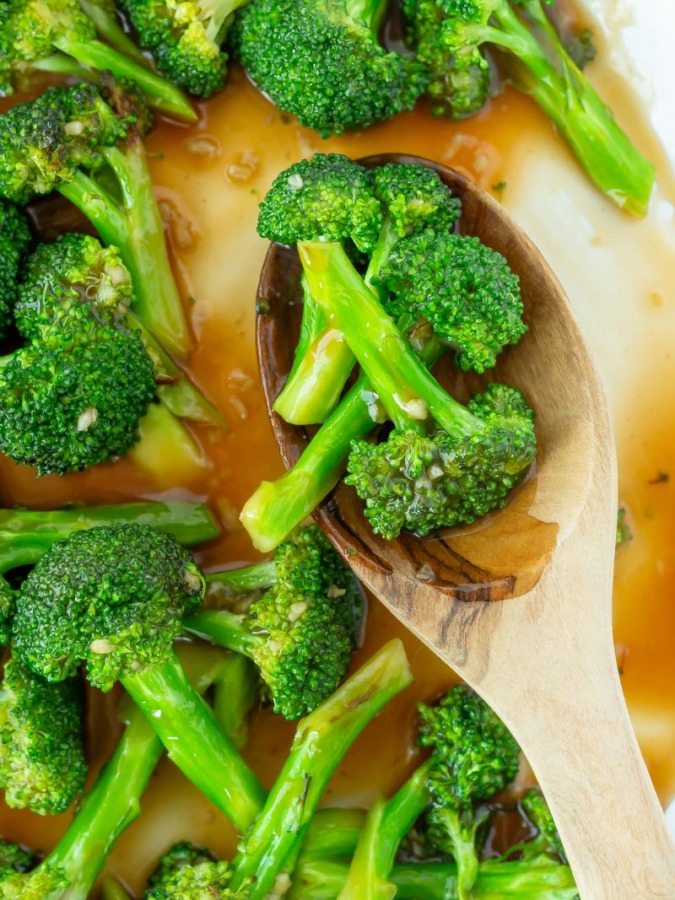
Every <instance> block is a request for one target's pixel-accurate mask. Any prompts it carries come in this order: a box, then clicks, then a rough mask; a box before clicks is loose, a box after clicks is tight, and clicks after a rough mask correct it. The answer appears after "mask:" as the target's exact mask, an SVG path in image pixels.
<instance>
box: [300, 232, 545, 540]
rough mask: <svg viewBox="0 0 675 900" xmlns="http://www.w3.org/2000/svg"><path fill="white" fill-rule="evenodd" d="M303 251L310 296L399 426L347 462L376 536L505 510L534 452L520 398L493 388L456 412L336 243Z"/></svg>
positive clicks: (356, 446) (358, 448)
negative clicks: (347, 347)
mask: <svg viewBox="0 0 675 900" xmlns="http://www.w3.org/2000/svg"><path fill="white" fill-rule="evenodd" d="M299 248H300V255H301V260H302V262H303V267H304V269H305V272H306V274H307V279H308V282H309V285H310V289H311V290H312V292H313V294H314V296H315V299H316V300H317V302H318V303H319V304H320V305H321V306H322V307H323V309H324V312H326V314H327V315H328V316H329V321H331V323H332V324H334V325H335V326H336V327H338V328H340V330H341V331H342V332H343V333H344V335H345V339H346V340H347V343H348V344H349V345H350V346H351V348H352V350H353V351H354V353H355V355H356V357H357V358H358V360H359V363H360V364H361V366H362V368H363V370H364V372H365V373H366V375H367V376H368V378H369V380H370V383H371V385H372V386H373V388H374V390H375V391H376V393H377V396H378V397H379V400H380V402H381V403H382V405H383V406H384V408H385V409H386V411H387V415H388V416H389V418H390V419H391V421H392V422H393V423H394V426H395V427H394V431H393V432H392V434H391V435H390V436H389V438H388V439H387V440H386V441H384V442H383V443H381V444H375V445H373V444H370V443H368V442H366V441H357V442H354V443H353V445H352V451H351V454H350V458H349V463H348V471H349V477H348V479H347V483H348V484H352V485H354V486H355V487H356V490H357V492H358V494H359V496H361V498H362V499H364V500H365V501H366V516H367V517H368V519H369V520H370V522H371V524H372V526H373V529H374V530H375V531H376V532H377V533H378V534H381V535H383V536H384V537H386V538H388V539H391V538H393V537H395V536H396V535H397V534H398V533H399V532H400V530H401V529H402V528H408V529H410V530H412V531H416V532H418V533H420V534H427V533H428V532H430V531H432V530H434V529H436V528H439V527H441V526H453V525H457V524H459V523H470V522H473V521H474V520H475V519H476V518H478V517H479V516H482V515H485V514H486V513H487V512H489V511H490V510H492V509H497V508H500V507H502V506H504V505H505V503H506V500H507V497H508V494H509V492H510V491H511V489H512V488H513V487H514V486H515V485H516V484H518V482H519V481H520V480H521V479H522V477H523V476H524V474H525V472H526V471H527V469H528V468H529V466H530V465H531V463H532V461H533V459H534V455H535V447H536V440H535V436H534V428H533V414H532V411H531V410H530V409H529V407H528V406H527V404H526V403H525V401H524V399H523V397H522V394H520V392H519V391H516V390H515V389H513V388H509V387H506V386H504V385H489V386H488V387H487V389H486V390H485V391H484V393H483V394H480V395H476V396H475V397H474V398H473V399H472V400H471V401H470V403H469V404H468V406H466V407H464V406H462V405H461V404H460V403H458V402H457V401H456V400H454V399H453V398H452V397H450V395H449V394H447V393H446V392H445V391H444V390H443V388H442V387H441V386H440V385H439V384H438V382H437V381H436V380H435V379H434V377H433V376H432V375H431V374H430V372H429V371H428V369H427V368H426V367H425V366H424V364H423V363H422V362H421V360H420V359H419V357H418V356H417V355H416V353H415V351H414V350H413V349H412V347H411V346H410V344H409V343H408V342H407V340H406V339H405V337H404V336H403V335H402V334H401V333H400V331H399V330H398V329H397V327H396V325H395V324H394V322H393V320H392V319H390V318H389V316H388V315H387V314H386V313H385V311H384V310H383V309H382V306H381V305H380V304H379V302H378V301H377V299H376V298H375V297H374V295H373V293H372V292H371V291H370V290H369V289H368V287H367V286H366V285H365V284H364V283H363V280H362V279H361V278H360V276H359V275H358V273H357V272H356V270H355V269H354V267H353V266H352V265H351V263H350V262H349V260H348V259H347V257H346V256H345V254H344V251H343V250H342V248H341V247H340V245H339V244H334V243H319V242H313V243H302V244H300V245H299ZM329 284H330V285H331V286H332V288H331V290H330V291H328V290H326V289H325V288H326V286H327V285H329ZM336 285H337V286H339V287H338V289H336V287H335V286H336ZM382 347H386V348H387V352H386V360H385V358H384V356H385V355H384V354H382V352H381V348H382Z"/></svg>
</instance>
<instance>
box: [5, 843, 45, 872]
mask: <svg viewBox="0 0 675 900" xmlns="http://www.w3.org/2000/svg"><path fill="white" fill-rule="evenodd" d="M39 861H40V857H39V856H38V854H37V853H33V851H32V850H28V848H27V847H22V846H21V845H20V844H10V843H9V842H8V841H3V840H0V879H2V878H6V877H7V876H8V875H12V874H13V873H14V872H29V871H30V870H31V869H34V868H35V866H36V865H37V864H38V862H39Z"/></svg>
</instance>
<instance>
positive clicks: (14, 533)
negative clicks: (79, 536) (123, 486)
mask: <svg viewBox="0 0 675 900" xmlns="http://www.w3.org/2000/svg"><path fill="white" fill-rule="evenodd" d="M117 522H135V523H137V524H139V525H152V526H153V527H154V528H158V529H159V530H160V531H165V532H168V533H169V534H172V535H173V536H174V537H175V538H176V540H177V541H179V542H180V543H181V544H184V545H185V546H190V545H192V544H201V543H203V542H204V541H210V540H213V539H214V538H216V537H218V535H219V534H220V527H219V526H218V523H217V522H216V520H215V519H214V517H213V515H212V514H211V512H210V510H209V509H208V507H207V506H205V505H204V504H202V503H188V502H186V501H180V500H176V501H171V502H168V503H160V502H155V501H147V502H144V503H124V504H120V505H115V506H87V507H80V508H73V509H55V510H48V511H45V512H42V511H40V512H36V511H34V510H20V509H3V510H0V573H5V572H9V571H11V570H12V569H15V568H18V567H20V566H33V565H35V563H36V562H37V561H38V560H39V559H40V557H41V556H43V554H45V553H46V552H47V550H48V549H49V548H50V547H51V546H52V544H54V543H56V541H60V540H62V539H63V538H66V537H68V536H69V535H71V534H73V533H74V532H76V531H81V530H83V529H85V528H96V527H99V526H103V525H114V524H115V523H117Z"/></svg>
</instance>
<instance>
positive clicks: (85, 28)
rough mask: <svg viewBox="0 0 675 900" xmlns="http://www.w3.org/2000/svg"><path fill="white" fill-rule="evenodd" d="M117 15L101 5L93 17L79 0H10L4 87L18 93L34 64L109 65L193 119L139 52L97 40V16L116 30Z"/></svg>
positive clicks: (3, 46)
mask: <svg viewBox="0 0 675 900" xmlns="http://www.w3.org/2000/svg"><path fill="white" fill-rule="evenodd" d="M112 21H113V20H112V17H111V15H110V13H109V12H108V14H107V15H105V16H104V18H102V14H101V10H100V9H98V15H96V16H95V17H94V18H90V17H89V16H88V15H87V13H86V12H85V11H84V10H83V8H82V6H81V4H80V3H79V0H6V2H5V3H4V4H3V15H2V17H1V18H0V55H1V56H2V83H1V86H2V90H3V92H4V93H5V94H11V93H13V91H14V89H15V87H16V82H17V80H20V78H21V76H22V74H24V73H26V72H27V71H30V70H35V69H37V70H42V71H54V72H62V73H63V72H65V73H71V74H82V70H83V68H85V69H94V70H95V71H97V72H104V71H107V72H111V73H112V74H113V75H115V76H116V77H118V78H128V79H130V80H132V81H134V82H135V83H136V84H137V85H138V86H139V87H140V88H141V89H142V90H143V92H144V94H145V95H146V97H147V98H148V102H149V103H150V105H151V106H154V107H156V108H157V109H158V110H161V111H162V112H165V113H169V114H170V115H175V116H178V117H179V118H182V119H185V120H187V121H189V122H194V121H195V120H196V115H195V112H194V110H193V109H192V106H191V105H190V103H189V102H188V100H187V99H186V98H185V97H184V96H183V95H182V94H181V92H180V91H179V90H178V89H177V88H176V87H174V85H172V84H171V83H170V82H168V81H166V80H165V79H163V78H160V77H159V76H158V75H156V74H155V73H154V72H152V71H150V70H149V69H148V67H147V65H144V64H142V63H141V62H140V61H139V60H138V58H134V57H136V54H134V55H133V56H129V55H125V54H124V53H123V52H122V53H121V52H119V51H118V50H116V49H114V48H113V47H110V46H108V45H107V44H104V43H103V42H101V41H99V40H98V38H97V22H98V23H100V24H101V25H102V27H103V28H104V29H105V30H107V31H109V32H111V33H112V31H113V30H114V26H112V25H111V23H112ZM120 32H121V29H118V32H117V34H118V35H119V33H120ZM122 33H123V32H122ZM118 43H121V42H120V41H118ZM125 43H131V42H130V41H128V39H127V40H126V42H125Z"/></svg>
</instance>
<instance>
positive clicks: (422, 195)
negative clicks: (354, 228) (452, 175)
mask: <svg viewBox="0 0 675 900" xmlns="http://www.w3.org/2000/svg"><path fill="white" fill-rule="evenodd" d="M372 177H373V182H374V185H375V195H376V196H377V198H378V200H379V201H380V203H381V204H382V208H383V210H384V212H385V214H386V215H387V216H388V218H389V221H390V222H391V224H392V226H393V228H394V230H395V232H396V234H397V235H398V237H400V238H403V237H405V236H406V235H409V234H411V233H412V232H414V231H416V230H418V229H419V228H420V227H422V226H423V225H425V224H426V223H428V222H430V221H433V223H434V225H435V227H437V228H440V227H443V226H445V227H446V228H448V229H449V228H451V227H452V225H453V224H454V223H455V222H456V221H457V219H458V218H459V216H460V214H461V211H462V207H461V203H460V202H459V200H458V199H457V198H456V197H453V196H452V194H451V193H450V189H449V188H448V187H447V186H446V185H445V184H444V183H443V182H442V181H441V179H440V177H439V175H438V173H437V172H435V171H434V170H433V169H428V168H427V167H426V166H417V165H412V164H409V163H387V164H386V165H384V166H378V167H377V168H376V169H373V170H372Z"/></svg>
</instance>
